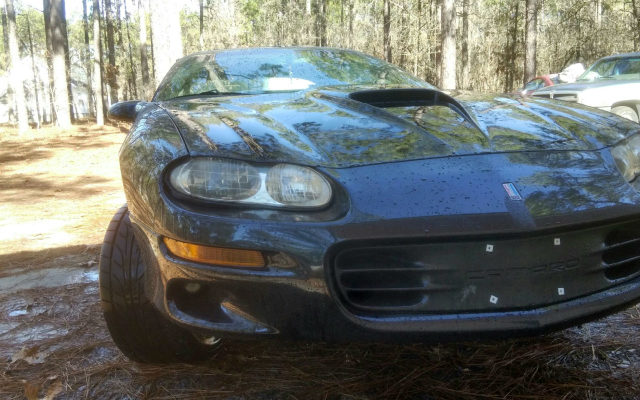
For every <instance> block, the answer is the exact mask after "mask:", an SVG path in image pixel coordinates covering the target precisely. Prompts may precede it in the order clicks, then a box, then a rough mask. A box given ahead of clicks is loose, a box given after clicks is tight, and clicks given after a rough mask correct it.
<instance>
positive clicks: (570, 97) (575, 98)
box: [553, 94, 578, 102]
mask: <svg viewBox="0 0 640 400" xmlns="http://www.w3.org/2000/svg"><path fill="white" fill-rule="evenodd" d="M553 98H554V99H556V100H562V101H573V102H576V101H578V96H577V95H575V94H556V95H555V96H553Z"/></svg>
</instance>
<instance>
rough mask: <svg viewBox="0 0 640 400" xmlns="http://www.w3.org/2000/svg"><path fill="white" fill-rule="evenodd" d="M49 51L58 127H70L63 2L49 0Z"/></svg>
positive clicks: (62, 0)
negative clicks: (51, 56)
mask: <svg viewBox="0 0 640 400" xmlns="http://www.w3.org/2000/svg"><path fill="white" fill-rule="evenodd" d="M50 18H51V20H50V28H51V50H52V51H53V89H54V90H53V92H54V102H55V108H56V115H57V116H58V126H59V127H60V128H63V129H68V128H70V127H71V110H70V108H69V92H68V87H67V69H66V62H65V51H64V50H65V33H64V32H63V30H64V27H65V15H64V0H51V15H50Z"/></svg>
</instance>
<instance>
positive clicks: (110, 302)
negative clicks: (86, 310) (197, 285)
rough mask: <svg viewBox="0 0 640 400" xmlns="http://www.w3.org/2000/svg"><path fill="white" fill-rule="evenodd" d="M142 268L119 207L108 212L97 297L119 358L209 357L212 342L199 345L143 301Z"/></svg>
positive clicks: (126, 215)
mask: <svg viewBox="0 0 640 400" xmlns="http://www.w3.org/2000/svg"><path fill="white" fill-rule="evenodd" d="M145 270H146V266H145V263H144V258H143V256H142V252H141V251H140V246H139V245H138V242H137V240H136V238H135V236H134V234H133V229H132V226H131V221H130V219H129V210H128V208H127V206H126V205H125V206H123V207H121V208H120V209H119V210H118V211H117V212H116V214H115V215H114V216H113V219H112V220H111V223H110V224H109V227H108V228H107V233H106V234H105V237H104V242H103V244H102V250H101V254H100V300H101V303H102V310H103V313H104V318H105V320H106V322H107V327H108V328H109V332H110V333H111V337H112V338H113V341H114V342H115V344H116V345H117V346H118V348H119V349H120V350H121V351H122V352H123V353H124V355H125V356H127V357H128V358H129V359H131V360H133V361H137V362H142V363H169V362H195V361H202V360H205V359H207V358H209V357H210V356H211V355H212V353H213V351H214V350H215V346H208V345H204V344H202V343H200V342H199V341H198V340H196V338H195V337H194V336H193V335H192V334H191V333H190V332H188V331H186V330H185V329H183V328H181V327H179V326H177V325H175V324H172V323H171V322H170V321H169V320H167V319H166V318H164V317H163V316H162V315H161V314H160V312H159V311H158V310H157V309H156V308H155V307H154V306H153V305H152V304H151V302H150V301H149V300H148V298H147V297H146V295H145V293H144V275H145Z"/></svg>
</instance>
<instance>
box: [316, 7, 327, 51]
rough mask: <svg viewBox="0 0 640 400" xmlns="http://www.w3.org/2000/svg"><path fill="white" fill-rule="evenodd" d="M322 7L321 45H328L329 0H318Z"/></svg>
mask: <svg viewBox="0 0 640 400" xmlns="http://www.w3.org/2000/svg"><path fill="white" fill-rule="evenodd" d="M317 1H318V6H319V7H320V10H319V11H320V46H322V47H325V46H327V0H317Z"/></svg>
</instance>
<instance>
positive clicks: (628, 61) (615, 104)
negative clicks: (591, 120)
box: [532, 53, 640, 122]
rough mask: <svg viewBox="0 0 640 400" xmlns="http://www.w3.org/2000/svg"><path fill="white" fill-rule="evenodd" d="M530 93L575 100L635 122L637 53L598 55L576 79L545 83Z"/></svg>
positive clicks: (639, 89)
mask: <svg viewBox="0 0 640 400" xmlns="http://www.w3.org/2000/svg"><path fill="white" fill-rule="evenodd" d="M532 95H533V96H536V97H546V98H550V99H556V100H564V101H571V102H577V103H580V104H584V105H587V106H591V107H595V108H599V109H601V110H606V111H610V112H612V113H614V114H618V115H620V116H622V117H625V118H627V119H630V120H632V121H635V122H638V116H639V115H640V53H626V54H618V55H615V56H609V57H604V58H601V59H599V60H598V61H596V62H595V63H594V64H593V65H592V66H591V67H590V68H589V69H587V70H586V71H585V72H584V73H583V74H582V75H581V76H580V77H579V78H578V80H577V81H576V82H575V83H570V84H563V85H555V86H552V87H545V88H542V89H539V90H537V91H535V93H533V94H532Z"/></svg>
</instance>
